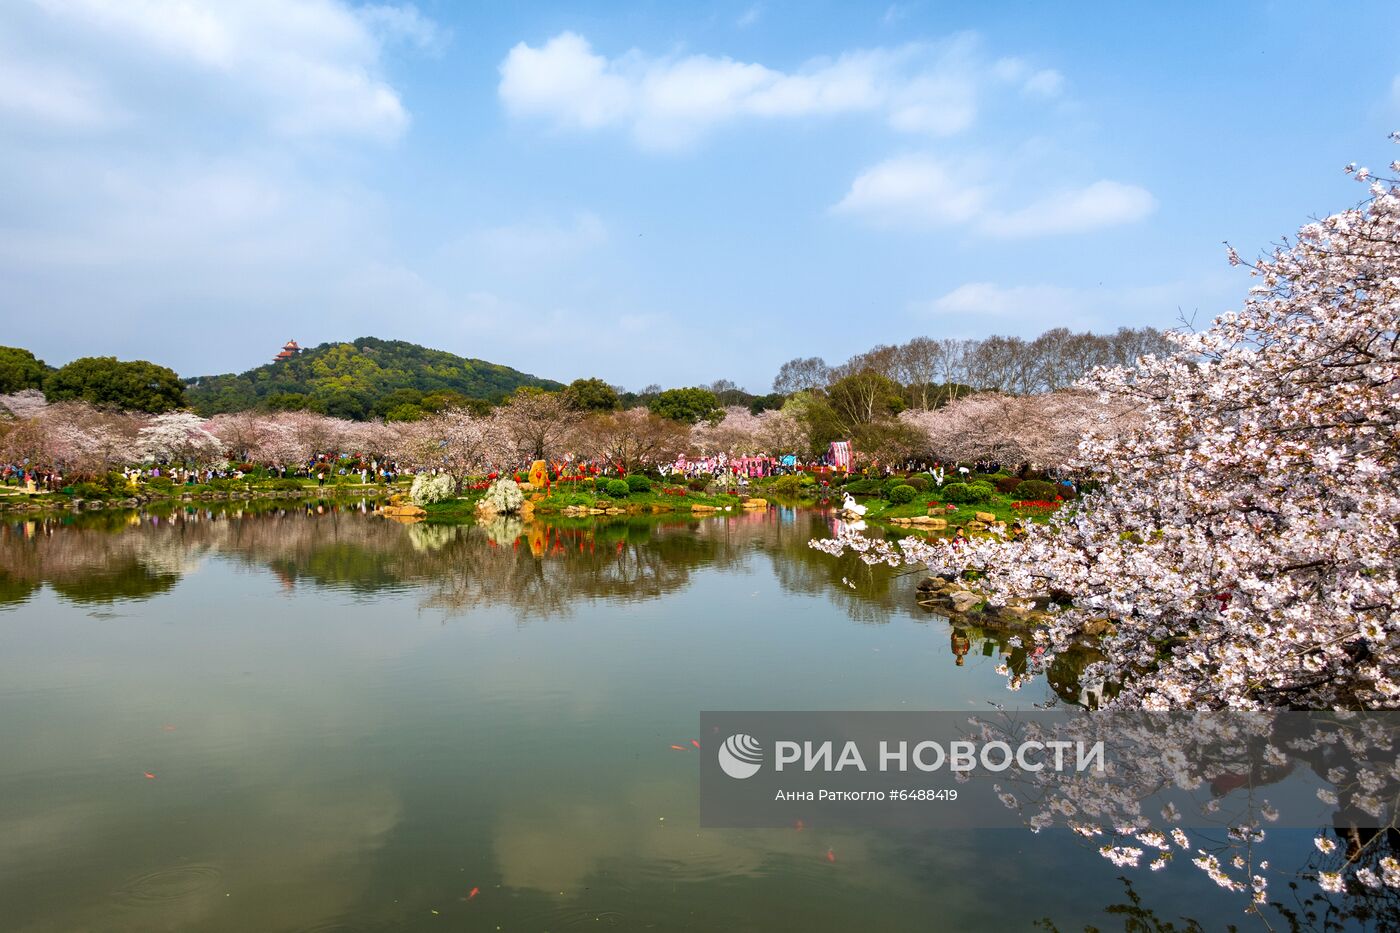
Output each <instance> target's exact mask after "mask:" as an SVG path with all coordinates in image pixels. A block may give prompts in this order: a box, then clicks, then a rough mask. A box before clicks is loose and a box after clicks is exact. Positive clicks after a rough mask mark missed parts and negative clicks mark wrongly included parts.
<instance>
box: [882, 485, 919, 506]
mask: <svg viewBox="0 0 1400 933" xmlns="http://www.w3.org/2000/svg"><path fill="white" fill-rule="evenodd" d="M918 494H919V491H918V490H917V489H915V488H914V487H913V486H910V485H907V484H906V485H903V486H896V487H894V488H893V489H891V490H890V494H889V500H890V501H891V502H893V503H894V504H895V505H903V504H904V503H906V502H913V501H914V497H915V496H917V495H918Z"/></svg>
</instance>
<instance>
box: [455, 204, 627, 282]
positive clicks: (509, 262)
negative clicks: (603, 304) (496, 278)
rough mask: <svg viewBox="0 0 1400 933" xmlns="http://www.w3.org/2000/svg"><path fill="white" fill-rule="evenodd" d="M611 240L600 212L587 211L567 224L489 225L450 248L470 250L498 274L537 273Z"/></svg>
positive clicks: (553, 222) (464, 251) (459, 250)
mask: <svg viewBox="0 0 1400 933" xmlns="http://www.w3.org/2000/svg"><path fill="white" fill-rule="evenodd" d="M607 241H608V228H607V226H606V225H605V224H604V223H603V221H602V220H601V219H600V218H599V217H598V216H597V215H596V214H592V213H588V212H583V213H580V214H577V215H576V216H574V218H573V219H572V220H571V221H569V222H567V223H561V222H559V221H555V220H547V221H539V222H535V223H525V222H521V223H513V224H505V225H502V226H497V227H486V228H483V229H481V230H477V231H474V232H473V233H471V234H469V235H468V236H466V237H465V238H463V240H461V241H460V242H458V243H456V244H452V245H451V246H449V247H448V250H449V251H450V252H457V253H460V254H468V253H470V254H472V255H473V256H474V257H475V258H476V259H477V260H478V261H481V262H483V263H485V264H486V265H487V266H488V267H489V268H491V269H492V270H493V271H495V272H498V273H499V272H503V271H517V270H525V271H527V272H529V273H530V274H535V273H537V272H538V271H539V270H540V269H541V268H544V267H546V266H558V265H560V264H562V263H564V262H568V261H571V260H574V259H577V258H578V257H580V256H583V255H585V254H587V253H588V252H590V251H592V250H594V249H596V248H598V247H600V246H602V245H604V244H605V243H607Z"/></svg>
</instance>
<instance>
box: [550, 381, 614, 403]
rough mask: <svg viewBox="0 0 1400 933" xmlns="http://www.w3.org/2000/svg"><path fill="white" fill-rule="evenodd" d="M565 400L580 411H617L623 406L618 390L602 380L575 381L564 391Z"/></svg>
mask: <svg viewBox="0 0 1400 933" xmlns="http://www.w3.org/2000/svg"><path fill="white" fill-rule="evenodd" d="M564 400H565V401H566V402H568V403H569V405H570V407H572V408H577V409H578V410H579V411H616V410H617V409H618V408H619V407H620V405H621V403H620V401H619V400H618V397H617V390H616V389H614V388H613V387H612V386H610V385H608V384H607V383H606V382H604V381H603V380H601V379H575V380H574V381H573V382H571V383H569V386H568V388H566V389H565V390H564Z"/></svg>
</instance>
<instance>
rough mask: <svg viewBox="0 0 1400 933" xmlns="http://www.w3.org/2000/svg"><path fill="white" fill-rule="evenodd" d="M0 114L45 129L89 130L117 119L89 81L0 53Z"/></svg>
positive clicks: (113, 109)
mask: <svg viewBox="0 0 1400 933" xmlns="http://www.w3.org/2000/svg"><path fill="white" fill-rule="evenodd" d="M0 114H3V115H5V116H8V117H9V118H11V119H15V120H19V121H23V122H27V123H36V124H39V125H42V126H46V127H60V128H65V129H77V130H90V129H99V128H101V127H105V126H107V125H109V124H111V123H112V122H113V121H114V120H115V119H116V118H117V116H118V113H117V111H116V110H115V108H114V107H113V105H112V104H111V102H110V101H108V100H106V99H105V95H104V94H103V92H102V91H101V89H100V88H98V87H97V86H96V85H95V84H94V83H93V82H91V81H89V80H86V79H85V78H83V77H81V76H79V75H77V74H74V73H73V72H72V71H70V70H68V69H67V68H64V67H62V66H60V65H57V64H50V63H34V62H25V61H22V60H21V59H20V58H19V57H18V56H15V55H12V54H7V53H0Z"/></svg>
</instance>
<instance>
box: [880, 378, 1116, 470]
mask: <svg viewBox="0 0 1400 933" xmlns="http://www.w3.org/2000/svg"><path fill="white" fill-rule="evenodd" d="M899 418H900V420H901V421H903V422H904V423H906V424H908V425H910V426H911V427H913V428H915V429H917V430H918V431H920V432H922V433H923V435H924V436H925V437H927V439H928V440H927V446H926V447H925V448H924V450H923V451H922V452H923V453H924V454H926V455H928V456H930V457H932V458H934V459H936V460H943V461H952V462H967V463H971V462H976V461H992V462H995V463H1000V464H1001V465H1002V466H1004V467H1010V468H1013V469H1014V468H1015V467H1017V466H1019V465H1021V464H1023V463H1025V464H1030V465H1031V466H1032V467H1036V468H1047V467H1061V466H1064V465H1066V464H1068V463H1069V462H1070V461H1072V460H1073V459H1074V458H1075V457H1076V455H1077V454H1078V450H1079V441H1080V439H1081V438H1082V437H1083V436H1084V435H1085V433H1086V432H1088V431H1090V430H1098V431H1109V430H1115V431H1120V432H1121V431H1126V430H1129V429H1130V428H1132V427H1135V426H1137V424H1138V421H1139V418H1138V416H1137V414H1136V412H1135V410H1134V406H1133V405H1132V404H1131V403H1130V402H1129V401H1127V400H1125V399H1120V398H1115V397H1112V396H1105V395H1103V394H1101V393H1097V392H1087V391H1083V390H1066V391H1061V392H1047V393H1044V394H1041V395H1024V396H1018V395H1003V394H1001V393H998V392H981V393H978V394H976V395H971V396H968V397H966V398H963V399H959V400H958V401H955V402H952V403H950V404H948V405H946V406H944V407H942V408H935V409H929V410H915V411H906V412H901V413H900V415H899Z"/></svg>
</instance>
